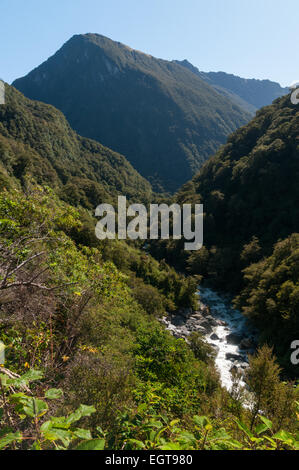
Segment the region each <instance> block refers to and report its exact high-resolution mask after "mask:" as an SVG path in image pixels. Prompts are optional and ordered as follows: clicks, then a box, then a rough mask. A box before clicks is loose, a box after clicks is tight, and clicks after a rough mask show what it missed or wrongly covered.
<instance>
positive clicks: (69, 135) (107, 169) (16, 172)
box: [0, 85, 151, 209]
mask: <svg viewBox="0 0 299 470" xmlns="http://www.w3.org/2000/svg"><path fill="white" fill-rule="evenodd" d="M0 163H1V165H2V176H1V179H2V186H3V185H4V186H5V184H7V181H6V178H5V173H6V172H8V174H9V175H11V176H14V177H15V178H18V179H20V180H21V181H22V182H23V184H26V182H28V181H29V180H30V178H32V177H33V178H34V180H35V181H36V182H38V183H42V184H48V185H49V186H51V187H52V188H54V189H56V190H57V191H58V193H59V194H60V196H61V197H62V198H63V199H64V200H66V201H69V202H70V203H71V204H73V205H78V204H80V205H82V206H85V207H87V208H92V209H94V208H95V207H96V206H97V205H98V204H99V203H100V202H102V201H104V202H108V201H109V200H112V199H113V198H115V197H116V195H117V194H125V195H127V196H128V198H134V199H135V200H136V198H137V199H139V200H145V201H147V200H149V198H150V195H151V187H150V184H149V183H148V182H147V181H146V180H145V179H143V178H142V177H141V176H140V175H139V174H138V173H137V171H135V170H134V169H133V168H132V166H131V165H130V163H129V162H127V160H126V159H125V158H124V157H123V156H121V155H119V154H117V153H115V152H113V151H112V150H110V149H108V148H106V147H103V146H102V145H101V144H99V143H98V142H95V141H92V140H90V139H86V138H83V137H80V136H79V135H78V134H76V132H74V131H73V130H72V129H71V127H70V126H69V124H68V122H67V121H66V119H65V117H64V116H63V114H62V113H61V112H60V111H58V110H57V109H55V108H54V107H52V106H49V105H46V104H43V103H40V102H37V101H31V100H29V99H28V98H25V97H24V96H23V95H22V94H21V93H20V92H19V91H17V90H15V89H14V88H13V87H11V86H8V85H6V104H5V105H1V106H0Z"/></svg>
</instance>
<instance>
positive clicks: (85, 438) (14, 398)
mask: <svg viewBox="0 0 299 470" xmlns="http://www.w3.org/2000/svg"><path fill="white" fill-rule="evenodd" d="M5 372H6V374H1V375H0V386H1V391H2V401H3V403H2V406H3V409H2V412H3V414H2V423H1V424H2V426H1V431H0V450H3V449H7V448H12V449H14V450H17V449H30V450H45V449H56V450H66V449H68V448H69V447H70V446H71V445H72V444H73V443H78V442H79V441H80V440H81V441H82V442H81V443H80V444H79V446H78V448H79V449H81V448H82V447H83V448H85V449H88V448H89V447H94V446H95V440H92V436H91V433H90V431H89V430H86V429H83V428H79V427H77V426H76V425H75V423H77V422H78V421H80V420H82V418H84V417H87V416H90V415H91V414H92V413H94V412H95V408H94V407H92V406H85V405H80V406H79V408H78V409H77V410H76V411H74V412H73V413H71V414H69V415H68V416H59V417H55V416H51V417H50V418H49V419H48V420H45V417H46V415H47V414H48V413H49V405H48V403H47V400H55V399H59V398H61V397H62V395H63V392H62V390H60V389H53V388H52V389H48V390H46V392H45V394H44V397H42V398H39V397H38V398H37V397H35V396H33V394H32V392H31V390H30V389H29V388H28V385H29V384H30V383H31V382H33V381H36V380H40V379H42V377H43V374H42V373H40V372H39V371H36V370H30V371H29V372H27V373H26V374H23V375H22V376H21V377H17V378H14V377H13V378H10V376H11V374H10V373H9V371H7V370H5ZM16 390H19V391H16ZM24 390H25V391H26V392H27V393H24ZM28 393H29V394H28ZM3 421H4V423H3ZM16 423H17V424H16ZM16 427H19V428H21V429H22V431H15V428H16ZM24 428H25V430H24ZM96 442H97V441H96ZM97 445H98V444H97Z"/></svg>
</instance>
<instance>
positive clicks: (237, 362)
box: [162, 287, 256, 390]
mask: <svg viewBox="0 0 299 470" xmlns="http://www.w3.org/2000/svg"><path fill="white" fill-rule="evenodd" d="M198 294H199V307H198V311H196V312H194V311H192V310H191V309H190V310H188V309H186V310H184V311H180V312H179V313H177V314H175V315H171V316H169V317H164V318H163V319H162V321H163V323H164V324H165V325H166V328H167V329H168V330H169V331H171V333H172V334H173V335H174V336H175V337H177V338H184V339H186V340H187V339H188V336H189V335H190V334H191V333H192V332H194V331H197V332H199V333H201V334H202V335H203V337H204V339H205V341H207V343H209V344H210V345H211V346H212V347H213V348H214V349H215V352H216V358H215V364H216V367H217V369H218V371H219V374H220V378H221V383H222V385H223V386H224V387H226V388H227V389H228V390H230V389H231V387H232V372H233V370H235V371H237V372H240V373H241V374H242V373H244V371H245V369H246V368H247V367H248V354H249V353H253V352H254V350H255V347H256V341H255V334H256V332H255V331H254V330H253V329H252V328H251V327H250V325H249V324H248V323H247V322H246V319H245V318H244V316H243V315H242V314H241V312H239V311H238V310H236V309H234V308H232V305H231V302H230V299H229V298H228V297H226V296H223V295H220V294H218V293H216V292H215V291H214V290H212V289H210V288H208V287H200V289H199V292H198ZM240 385H245V384H244V382H242V380H241V382H240Z"/></svg>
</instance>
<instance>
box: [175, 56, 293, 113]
mask: <svg viewBox="0 0 299 470" xmlns="http://www.w3.org/2000/svg"><path fill="white" fill-rule="evenodd" d="M175 62H176V63H178V64H180V65H182V66H183V67H186V68H187V69H189V70H191V71H192V72H193V73H195V74H196V75H197V76H198V77H200V78H201V79H202V80H204V81H205V82H207V83H208V84H209V85H211V86H212V87H214V88H215V90H217V91H218V92H219V93H220V94H222V95H224V96H227V97H228V98H230V99H231V100H232V101H234V102H235V103H236V104H238V105H239V106H241V107H242V108H244V109H245V110H246V111H247V112H250V113H251V114H253V115H254V114H255V112H256V111H257V110H258V109H260V108H262V107H263V106H267V105H269V104H271V103H272V102H273V101H274V100H275V99H276V98H280V97H282V96H283V95H286V94H288V93H289V88H287V87H285V88H283V87H281V86H280V85H279V83H276V82H272V81H271V80H256V79H252V78H241V77H238V76H237V75H233V74H229V73H225V72H201V71H199V69H198V68H197V67H194V65H192V64H191V63H190V62H188V60H181V61H179V60H176V61H175Z"/></svg>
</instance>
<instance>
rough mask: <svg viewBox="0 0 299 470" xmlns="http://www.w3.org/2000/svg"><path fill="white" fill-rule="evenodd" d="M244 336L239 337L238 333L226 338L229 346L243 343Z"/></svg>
mask: <svg viewBox="0 0 299 470" xmlns="http://www.w3.org/2000/svg"><path fill="white" fill-rule="evenodd" d="M242 339H243V338H242V336H241V335H238V334H236V333H230V334H229V335H227V337H226V341H227V343H228V344H233V345H235V346H236V345H238V344H239V343H241V341H242Z"/></svg>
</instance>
